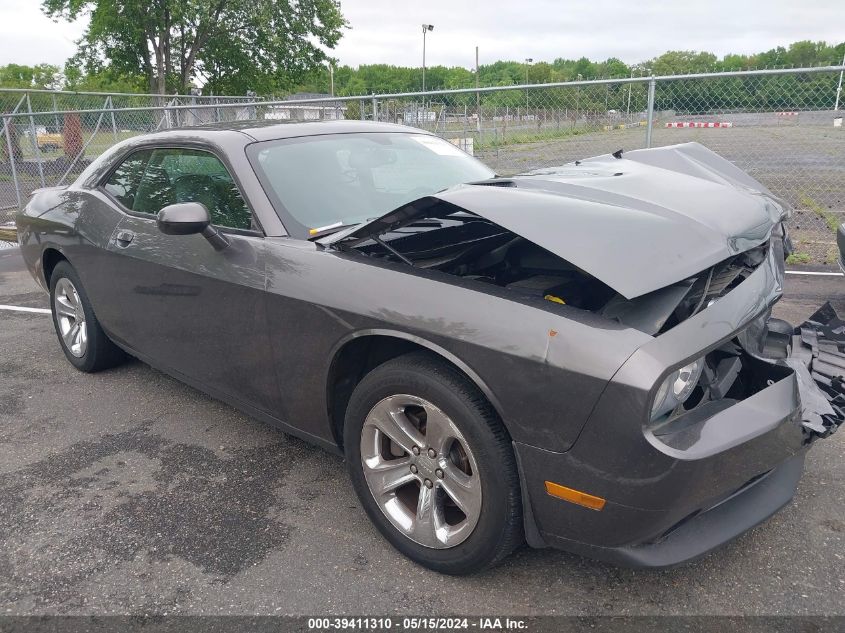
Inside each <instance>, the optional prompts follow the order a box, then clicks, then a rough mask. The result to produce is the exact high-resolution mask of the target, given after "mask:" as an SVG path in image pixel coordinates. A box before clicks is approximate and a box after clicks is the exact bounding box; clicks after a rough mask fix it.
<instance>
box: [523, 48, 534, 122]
mask: <svg viewBox="0 0 845 633" xmlns="http://www.w3.org/2000/svg"><path fill="white" fill-rule="evenodd" d="M533 61H534V58H533V57H526V58H525V84H526V85H528V66H529V64H531V62H533ZM525 116H526V117H527V116H528V88H526V89H525Z"/></svg>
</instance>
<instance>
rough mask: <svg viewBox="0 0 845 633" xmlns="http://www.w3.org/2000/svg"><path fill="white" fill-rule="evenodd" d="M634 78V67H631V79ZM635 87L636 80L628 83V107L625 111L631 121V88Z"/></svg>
mask: <svg viewBox="0 0 845 633" xmlns="http://www.w3.org/2000/svg"><path fill="white" fill-rule="evenodd" d="M633 78H634V69H633V68H632V69H631V79H633ZM633 87H634V82H633V81H632V82H631V83H629V84H628V108H627V110H626V111H625V113H626V114H627V115H628V120H629V122H630V119H631V89H632V88H633Z"/></svg>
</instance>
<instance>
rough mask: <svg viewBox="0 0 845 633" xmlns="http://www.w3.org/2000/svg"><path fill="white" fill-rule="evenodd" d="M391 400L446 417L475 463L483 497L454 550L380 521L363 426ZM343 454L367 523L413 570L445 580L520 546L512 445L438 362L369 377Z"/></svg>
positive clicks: (415, 357) (409, 358)
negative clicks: (425, 406) (414, 400)
mask: <svg viewBox="0 0 845 633" xmlns="http://www.w3.org/2000/svg"><path fill="white" fill-rule="evenodd" d="M396 394H408V395H412V396H416V397H419V398H423V399H425V400H427V401H428V402H430V403H431V404H433V405H435V406H436V407H437V408H438V409H440V410H441V411H443V412H444V413H445V414H446V415H447V416H449V418H451V420H452V421H453V422H454V424H455V425H456V426H457V427H458V429H459V430H460V432H461V433H462V434H463V436H464V438H465V439H466V441H467V443H468V444H469V448H470V449H471V451H472V453H473V455H474V457H475V461H476V462H477V467H478V474H479V476H480V482H481V490H482V499H481V510H480V513H479V515H478V516H479V518H478V522H477V523H476V525H475V527H474V529H473V530H472V532H471V533H470V534H469V536H468V537H466V539H465V540H464V541H462V542H460V543H459V544H457V545H455V546H452V547H448V548H445V549H435V548H431V547H426V546H424V545H421V544H419V543H417V542H415V541H414V540H411V538H409V537H408V536H406V535H405V534H403V533H402V532H400V531H399V530H398V529H397V528H396V527H394V525H393V524H392V523H391V522H390V520H389V519H388V518H387V517H386V516H385V514H384V513H383V512H382V510H381V507H380V506H379V504H378V503H377V502H376V499H375V497H374V496H373V493H372V492H371V491H370V488H369V486H368V484H367V480H366V476H365V474H364V467H363V465H362V461H361V434H362V431H363V427H364V422H365V419H366V417H367V415H368V414H369V412H370V411H371V410H372V408H373V407H374V406H375V405H376V404H377V403H379V402H381V401H382V400H383V399H384V398H387V397H389V396H391V395H396ZM344 447H345V454H346V460H347V465H348V469H349V474H350V477H351V479H352V484H353V486H354V488H355V491H356V493H357V494H358V498H359V499H360V501H361V504H362V505H363V506H364V510H365V511H366V513H367V515H368V516H369V517H370V519H371V520H372V522H373V523H374V524H375V526H376V527H377V528H378V530H379V531H380V532H381V533H382V535H383V536H384V537H385V538H386V539H387V540H388V541H389V542H390V543H391V545H393V546H394V547H395V548H396V549H398V550H399V551H400V552H401V553H403V554H404V555H405V556H407V557H408V558H410V559H411V560H413V561H415V562H416V563H418V564H420V565H422V566H424V567H427V568H429V569H432V570H434V571H438V572H441V573H445V574H452V575H463V574H470V573H473V572H477V571H479V570H482V569H485V568H487V567H491V566H493V565H495V564H497V563H498V562H500V561H501V560H502V559H504V558H505V557H506V556H507V555H508V554H510V553H511V552H512V551H513V550H514V549H516V548H517V547H519V546H520V545H521V544H522V542H523V540H524V536H523V525H522V500H521V493H520V485H519V475H518V472H517V467H516V460H515V458H514V455H513V449H512V446H511V440H510V437H509V436H508V433H507V431H506V430H505V428H504V426H503V424H502V422H501V420H500V419H499V417H498V415H497V414H496V412H495V410H494V409H493V407H492V406H491V405H490V403H489V402H488V401H487V399H486V398H485V397H484V396H483V394H482V393H481V392H480V391H479V390H478V389H477V388H476V387H475V385H473V384H472V383H471V382H470V381H469V380H468V379H467V378H466V376H465V375H464V374H463V373H461V372H460V371H458V370H457V369H456V368H455V367H453V366H452V365H450V364H448V363H446V362H444V361H442V360H440V359H439V358H437V357H436V356H434V355H432V354H429V353H426V352H413V353H410V354H405V355H403V356H400V357H398V358H395V359H393V360H390V361H388V362H386V363H384V364H383V365H380V366H378V367H376V368H375V369H374V370H373V371H371V372H370V373H369V374H367V375H366V376H365V377H364V379H363V380H362V381H361V382H360V383H359V384H358V386H357V387H356V388H355V390H354V392H353V393H352V397H351V399H350V401H349V406H348V408H347V411H346V419H345V423H344Z"/></svg>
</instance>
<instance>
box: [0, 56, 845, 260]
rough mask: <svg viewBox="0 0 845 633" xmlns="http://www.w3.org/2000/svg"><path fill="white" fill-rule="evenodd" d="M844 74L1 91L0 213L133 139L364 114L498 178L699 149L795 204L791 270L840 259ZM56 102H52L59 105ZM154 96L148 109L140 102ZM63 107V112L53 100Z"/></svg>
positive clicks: (812, 71) (836, 70)
mask: <svg viewBox="0 0 845 633" xmlns="http://www.w3.org/2000/svg"><path fill="white" fill-rule="evenodd" d="M842 70H843V67H838V66H836V67H824V68H805V69H788V70H763V71H747V72H730V73H714V74H704V75H684V76H671V77H629V78H625V79H610V80H598V81H574V82H566V83H558V84H539V85H525V86H506V87H495V88H477V89H476V88H468V89H462V90H443V91H433V92H427V93H401V94H389V95H355V96H338V97H323V98H316V96H315V97H314V98H304V99H292V98H291V99H288V100H285V101H274V100H264V101H257V100H252V99H250V100H245V98H237V97H234V98H233V97H161V96H151V95H108V94H89V95H86V96H85V99H87V100H88V101H84V102H82V101H74V102H73V106H74V107H70V106H69V105H68V101H67V100H69V99H80V97H78V96H71V95H67V94H63V93H59V94H54V93H49V92H42V93H37V94H34V93H20V92H17V93H15V95H16V96H15V97H12V98H10V94H11V92H10V91H5V92H4V91H0V112H5V113H6V114H2V115H1V116H2V123H3V126H2V129H0V209H3V208H5V209H15V208H17V207H18V205H19V204H20V203H25V201H26V197H27V196H28V194H29V192H30V191H31V190H32V189H34V188H37V187H40V186H50V185H56V184H66V183H67V182H68V181H69V180H70V179H72V178H73V177H74V175H75V174H77V173H79V171H81V169H83V168H84V166H85V165H86V164H87V163H88V162H89V161H90V160H91V159H92V158H94V157H96V156H97V155H98V154H99V153H101V152H102V151H103V150H104V149H106V148H107V147H109V146H110V145H111V144H113V143H114V142H116V141H119V140H122V139H124V138H127V137H129V136H133V135H136V134H140V133H143V132H149V131H153V130H159V129H165V128H169V127H175V126H190V125H198V124H202V123H211V122H220V121H233V120H253V119H255V120H279V121H284V120H321V119H362V120H378V121H388V122H392V123H401V124H405V125H410V126H414V127H419V128H424V129H427V130H430V131H432V132H434V133H435V134H438V135H440V136H442V137H444V138H446V139H449V140H451V141H452V142H454V143H456V144H458V145H460V146H461V147H462V148H464V149H465V150H467V151H468V152H470V153H472V154H474V155H476V156H478V157H479V158H480V159H481V160H483V161H484V162H486V163H487V164H489V165H490V166H491V167H492V168H494V169H495V170H496V171H497V172H498V173H500V174H502V175H512V174H516V173H520V172H524V171H528V170H534V169H539V168H543V167H551V166H556V165H561V164H563V163H566V162H570V161H573V160H577V159H579V158H585V157H588V156H594V155H597V154H604V153H608V152H613V151H616V150H618V149H624V150H632V149H638V148H643V147H651V146H659V145H670V144H674V143H681V142H686V141H697V142H700V143H702V144H704V145H706V146H707V147H709V148H711V149H713V150H714V151H716V152H718V153H719V154H721V155H723V156H724V157H726V158H727V159H729V160H731V161H732V162H734V163H735V164H736V165H738V166H739V167H740V168H742V169H744V170H745V171H747V172H749V173H750V174H751V175H752V176H754V177H755V178H757V179H758V180H760V181H761V182H762V183H764V184H765V185H766V186H767V187H769V188H770V189H771V190H772V191H773V192H774V193H775V194H776V195H778V196H780V197H782V198H783V199H785V200H786V201H788V202H789V203H790V204H791V205H792V206H794V207H795V210H796V211H795V214H794V216H793V219H792V220H791V225H792V226H791V229H792V235H793V238H794V241H795V245H796V253H795V255H794V256H793V260H794V261H795V262H796V263H833V262H835V258H836V249H835V244H834V230H835V227H836V226H837V225H838V223H839V222H840V220H845V217H843V214H844V213H845V126H843V122H842V116H843V112H842V110H841V109H837V106H839V107H840V108H842V107H845V104H840V103H838V100H837V99H838V95H837V88H838V85H839V82H840V81H841V73H842ZM54 100H55V101H54ZM143 100H146V101H143ZM54 104H55V105H54Z"/></svg>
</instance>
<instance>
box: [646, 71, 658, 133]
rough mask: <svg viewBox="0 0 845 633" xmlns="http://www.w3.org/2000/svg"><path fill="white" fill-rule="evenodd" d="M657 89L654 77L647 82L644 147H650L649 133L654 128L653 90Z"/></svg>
mask: <svg viewBox="0 0 845 633" xmlns="http://www.w3.org/2000/svg"><path fill="white" fill-rule="evenodd" d="M656 87H657V79H656V78H655V76H654V75H652V76H651V78H650V79H649V80H648V120H647V122H646V128H645V146H646V147H647V148H648V147H651V131H652V128H654V89H655V88H656Z"/></svg>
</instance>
